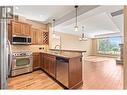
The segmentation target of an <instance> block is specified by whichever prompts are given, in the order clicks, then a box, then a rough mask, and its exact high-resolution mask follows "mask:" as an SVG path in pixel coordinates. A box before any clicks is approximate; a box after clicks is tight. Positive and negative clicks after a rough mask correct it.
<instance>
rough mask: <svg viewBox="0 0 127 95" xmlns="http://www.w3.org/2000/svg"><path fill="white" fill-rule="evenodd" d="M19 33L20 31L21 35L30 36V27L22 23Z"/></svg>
mask: <svg viewBox="0 0 127 95" xmlns="http://www.w3.org/2000/svg"><path fill="white" fill-rule="evenodd" d="M21 31H22V34H23V35H25V36H30V35H31V32H30V31H31V26H30V25H29V24H27V23H22V24H21Z"/></svg>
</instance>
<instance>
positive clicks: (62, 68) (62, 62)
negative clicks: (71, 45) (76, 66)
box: [56, 57, 69, 87]
mask: <svg viewBox="0 0 127 95" xmlns="http://www.w3.org/2000/svg"><path fill="white" fill-rule="evenodd" d="M56 64H57V66H56V79H57V80H58V81H59V82H60V83H62V84H63V85H64V86H66V87H69V84H68V81H69V80H68V76H69V75H68V71H69V69H68V65H69V60H68V59H65V58H62V57H56Z"/></svg>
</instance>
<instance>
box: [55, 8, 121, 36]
mask: <svg viewBox="0 0 127 95" xmlns="http://www.w3.org/2000/svg"><path fill="white" fill-rule="evenodd" d="M120 9H123V6H100V7H97V8H95V9H93V10H91V11H88V12H86V13H84V14H82V15H80V16H78V26H79V31H78V32H75V31H74V25H75V18H72V19H71V20H68V21H66V22H64V23H62V24H59V25H57V26H56V27H55V30H56V31H58V32H65V33H70V34H73V35H80V34H81V33H82V31H81V26H85V33H86V35H87V36H88V37H94V36H95V35H102V34H110V33H118V32H120V33H119V34H122V33H123V15H118V16H115V17H112V16H111V15H110V13H112V12H115V11H118V10H120Z"/></svg>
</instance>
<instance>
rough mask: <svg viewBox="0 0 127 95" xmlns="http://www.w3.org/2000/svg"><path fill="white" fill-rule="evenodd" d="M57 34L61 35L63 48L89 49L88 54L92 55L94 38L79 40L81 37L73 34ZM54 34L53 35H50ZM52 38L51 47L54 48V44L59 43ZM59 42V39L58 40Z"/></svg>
mask: <svg viewBox="0 0 127 95" xmlns="http://www.w3.org/2000/svg"><path fill="white" fill-rule="evenodd" d="M56 35H57V36H58V35H59V36H60V37H61V49H63V50H84V51H87V52H86V55H91V49H92V47H91V46H92V40H91V39H88V40H87V41H79V37H78V36H75V35H71V34H66V33H60V32H57V33H56ZM50 36H52V35H50ZM50 38H52V40H51V39H50V41H51V43H50V46H49V47H50V48H52V49H53V48H54V46H55V45H56V44H57V42H54V41H53V37H50ZM58 42H59V41H58Z"/></svg>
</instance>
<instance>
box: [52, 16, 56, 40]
mask: <svg viewBox="0 0 127 95" xmlns="http://www.w3.org/2000/svg"><path fill="white" fill-rule="evenodd" d="M52 35H53V38H55V36H56V34H55V19H53V33H52Z"/></svg>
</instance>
